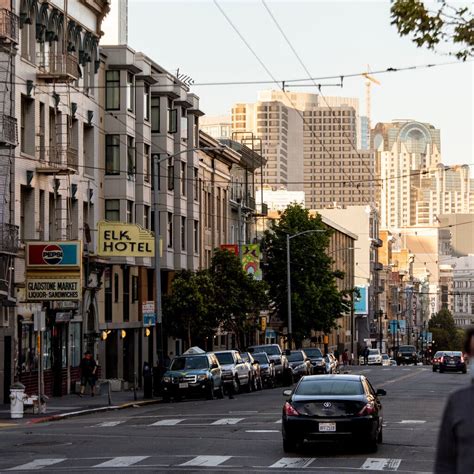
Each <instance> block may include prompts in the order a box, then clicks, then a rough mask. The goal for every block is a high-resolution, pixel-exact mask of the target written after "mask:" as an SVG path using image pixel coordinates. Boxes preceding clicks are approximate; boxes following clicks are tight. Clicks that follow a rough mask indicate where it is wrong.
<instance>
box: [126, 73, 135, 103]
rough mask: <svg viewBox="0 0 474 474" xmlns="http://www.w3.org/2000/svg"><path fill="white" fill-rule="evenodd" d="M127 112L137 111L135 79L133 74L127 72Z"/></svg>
mask: <svg viewBox="0 0 474 474" xmlns="http://www.w3.org/2000/svg"><path fill="white" fill-rule="evenodd" d="M127 110H128V111H130V112H133V111H134V110H135V87H134V77H133V74H132V73H131V72H127Z"/></svg>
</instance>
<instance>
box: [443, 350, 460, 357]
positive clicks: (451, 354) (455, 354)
mask: <svg viewBox="0 0 474 474" xmlns="http://www.w3.org/2000/svg"><path fill="white" fill-rule="evenodd" d="M444 355H445V356H450V357H461V352H455V351H449V352H445V353H444Z"/></svg>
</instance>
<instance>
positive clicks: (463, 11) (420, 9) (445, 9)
mask: <svg viewBox="0 0 474 474" xmlns="http://www.w3.org/2000/svg"><path fill="white" fill-rule="evenodd" d="M437 5H438V6H437V8H436V9H435V10H430V9H429V8H427V7H426V6H425V4H424V3H423V2H422V1H421V0H395V1H394V2H393V3H392V6H391V18H392V22H391V23H392V25H395V26H396V27H397V30H398V33H399V34H400V35H401V36H411V37H412V38H413V41H414V43H415V44H416V45H417V46H418V47H422V46H424V47H427V48H429V49H432V50H436V49H438V48H439V47H440V45H441V44H443V43H445V44H450V45H452V47H453V48H454V51H452V52H450V54H453V55H455V56H456V57H457V58H458V59H462V60H463V61H465V60H466V59H468V58H469V57H472V56H474V18H473V16H472V11H471V10H470V8H468V7H467V6H459V5H456V6H454V5H450V4H449V3H448V2H446V1H441V2H438V4H437Z"/></svg>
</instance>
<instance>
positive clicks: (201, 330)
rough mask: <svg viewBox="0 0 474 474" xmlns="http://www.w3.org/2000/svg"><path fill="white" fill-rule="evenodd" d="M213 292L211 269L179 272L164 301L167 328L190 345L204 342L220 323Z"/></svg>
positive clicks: (170, 332)
mask: <svg viewBox="0 0 474 474" xmlns="http://www.w3.org/2000/svg"><path fill="white" fill-rule="evenodd" d="M213 295H214V286H213V279H212V278H211V275H210V273H209V272H208V271H206V270H204V271H200V272H191V271H189V270H182V271H180V272H178V273H177V274H176V276H175V277H174V279H173V282H172V284H171V293H170V295H167V296H165V297H164V301H163V303H164V306H163V310H164V311H163V313H164V321H165V324H166V329H167V332H168V333H169V334H171V335H172V336H175V337H178V338H181V339H183V340H184V341H186V342H187V346H188V347H191V346H193V345H196V344H204V342H205V340H206V338H209V337H212V336H213V335H214V333H215V330H216V328H217V326H218V321H217V318H216V312H215V311H214V309H213V300H214V296H213Z"/></svg>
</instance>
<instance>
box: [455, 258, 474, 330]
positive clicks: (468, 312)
mask: <svg viewBox="0 0 474 474" xmlns="http://www.w3.org/2000/svg"><path fill="white" fill-rule="evenodd" d="M452 268H453V270H452V273H453V285H452V286H453V293H454V314H453V316H454V322H455V323H456V326H459V327H462V328H466V327H469V326H472V325H473V324H474V255H469V256H466V257H460V258H457V259H454V260H453V262H452Z"/></svg>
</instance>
